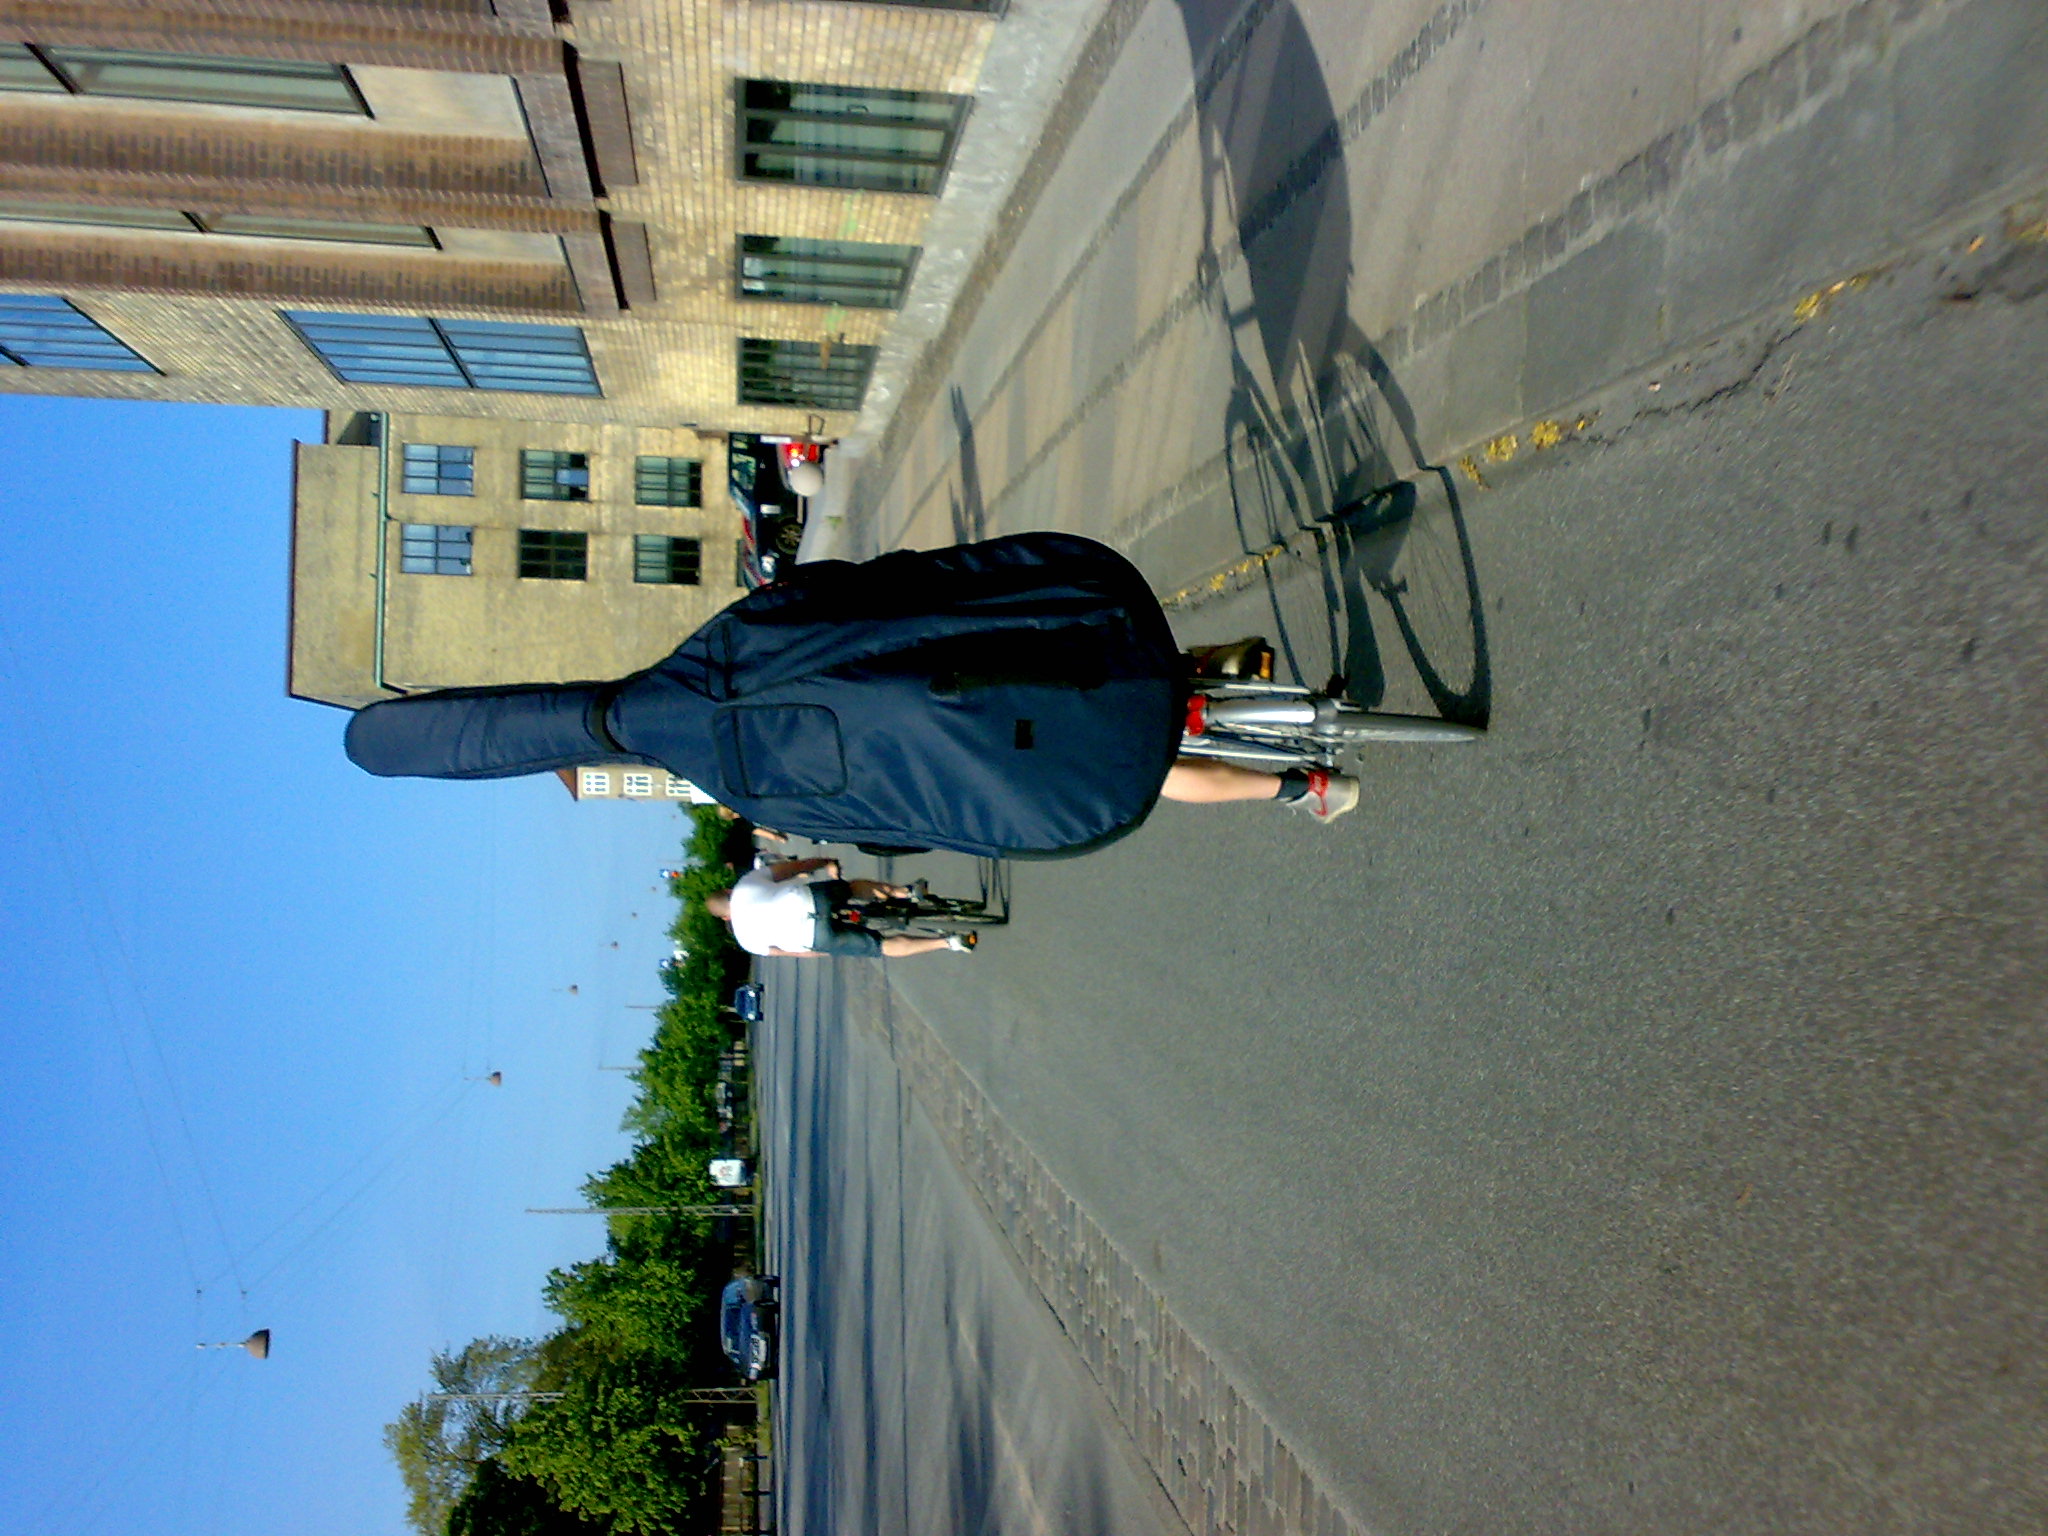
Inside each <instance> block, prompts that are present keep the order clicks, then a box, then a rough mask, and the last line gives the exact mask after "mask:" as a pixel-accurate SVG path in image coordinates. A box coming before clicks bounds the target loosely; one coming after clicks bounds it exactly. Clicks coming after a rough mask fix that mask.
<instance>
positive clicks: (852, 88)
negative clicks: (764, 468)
mask: <svg viewBox="0 0 2048 1536" xmlns="http://www.w3.org/2000/svg"><path fill="white" fill-rule="evenodd" d="M995 25H996V22H995V20H994V18H993V17H992V16H990V15H989V14H987V13H986V9H985V7H983V6H982V5H981V4H980V3H978V0H956V3H953V4H924V5H919V4H869V3H860V0H554V4H553V5H552V7H551V5H550V0H152V3H151V4H150V5H148V6H142V5H137V4H135V3H133V0H0V389H9V390H17V391H25V392H32V393H59V394H83V395H107V396H118V397H122V398H141V399H176V400H205V401H221V402H233V403H245V404H281V405H318V406H326V407H330V408H335V409H344V410H394V411H425V412H433V413H440V414H457V415H479V416H501V417H523V418H527V419H532V420H543V421H548V420H552V421H585V422H592V423H603V422H612V423H617V422H630V423H635V424H640V425H647V426H663V427H670V426H678V425H683V424H693V425H696V426H700V427H702V428H704V429H705V430H706V431H707V432H718V431H723V430H730V429H734V428H745V429H749V430H755V431H765V432H778V431H780V432H792V431H796V432H800V431H804V430H806V428H807V427H808V428H810V429H813V430H815V429H817V428H819V427H820V425H821V423H820V422H819V421H818V420H817V418H818V417H820V416H822V417H823V418H824V421H823V423H822V426H823V429H824V431H826V432H827V433H832V432H836V431H837V430H838V429H839V427H840V426H841V425H843V424H844V422H846V421H847V420H850V414H849V406H857V404H858V399H859V387H860V385H861V383H862V382H863V379H862V377H861V369H862V367H863V366H864V360H865V359H866V358H867V357H868V356H869V355H870V353H869V350H868V349H870V348H872V347H873V345H874V344H875V343H876V341H877V340H878V339H879V338H880V337H881V336H882V334H883V333H884V332H885V330H886V329H887V327H888V325H889V321H890V313H891V311H890V308H889V307H888V304H889V299H890V296H891V295H890V292H889V285H888V283H887V282H883V283H880V284H877V283H875V282H872V281H866V279H867V278H868V277H870V276H872V274H873V273H875V272H876V271H878V270H879V271H881V272H882V273H883V274H884V275H885V276H888V275H901V274H903V273H905V272H906V271H907V269H908V265H909V264H914V260H915V253H916V250H917V247H918V243H919V239H920V236H921V233H922V230H923V227H924V224H925V222H926V220H927V218H928V216H929V212H930V209H931V206H932V203H933V196H932V194H933V192H934V191H936V190H937V188H938V186H939V184H940V181H941V179H942V177H943V172H944V164H945V156H946V154H948V153H949V152H950V147H951V143H952V139H953V136H954V135H955V134H957V130H958V126H959V123H960V121H961V120H962V118H963V116H964V113H965V110H966V107H967V103H968V98H969V95H970V93H971V91H972V89H973V82H974V79H975V76H976V73H977V71H978V69H979V66H980V61H981V58H982V56H983V53H984V51H985V49H986V47H987V42H988V38H989V33H990V29H991V28H992V27H993V26H995ZM743 135H750V136H752V140H753V142H752V143H750V144H743V143H742V142H741V139H742V136H743ZM863 138H865V139H867V140H870V141H871V142H869V143H867V144H865V145H863V144H861V143H859V142H858V141H859V140H861V139H863ZM749 238H750V239H751V242H752V243H753V244H754V245H755V246H756V247H757V248H759V249H757V250H756V252H755V254H754V257H753V260H752V262H751V267H752V269H753V270H754V271H755V272H756V274H759V273H761V272H766V273H767V274H768V275H767V277H766V279H765V281H764V280H758V279H757V280H752V281H749V280H746V279H743V277H742V267H743V265H747V264H748V258H747V255H746V253H745V252H744V251H743V245H744V244H746V243H748V240H749ZM16 296H19V298H18V299H16ZM896 296H897V297H899V298H900V283H899V284H898V287H897V292H896ZM10 299H16V301H15V302H12V303H10V302H8V301H9V300H10ZM878 301H879V302H878ZM59 306H61V307H59ZM305 315H311V316H315V317H327V318H328V319H329V320H330V322H331V320H332V317H340V316H349V315H377V316H384V317H388V318H389V319H391V320H392V321H394V322H403V323H404V324H403V325H395V326H393V327H387V328H386V329H387V331H394V330H396V331H403V332H404V334H402V335H395V336H394V335H388V334H386V335H370V336H369V337H368V338H367V340H365V339H364V338H362V337H357V338H355V340H357V341H358V342H360V343H361V345H359V346H356V347H355V349H354V350H353V351H351V350H350V349H349V348H348V347H347V346H346V345H330V344H328V343H326V342H322V341H320V340H319V339H318V332H319V326H320V322H319V320H317V319H316V320H315V321H314V322H311V323H307V322H303V321H302V322H298V323H295V321H294V318H293V317H295V316H305ZM445 321H455V322H466V323H469V324H471V325H472V326H475V325H476V324H477V323H478V322H481V323H482V327H483V328H482V329H481V330H479V331H478V333H477V334H480V335H482V336H483V337H484V338H485V339H486V341H489V342H492V343H494V344H496V343H502V344H504V345H505V346H507V347H509V348H510V350H511V352H512V353H514V354H515V361H517V357H516V354H518V353H519V352H520V349H521V344H522V343H523V342H526V341H530V340H533V339H534V336H538V337H540V338H542V340H543V341H544V343H545V346H546V347H547V348H558V347H559V348H565V349H569V350H573V351H577V352H579V353H580V354H581V355H582V363H581V372H580V374H579V375H578V377H576V378H575V379H573V380H565V379H564V378H562V377H554V378H550V379H546V380H544V381H543V382H544V384H545V387H544V388H541V389H538V390H534V389H521V388H518V387H517V385H518V384H519V382H520V380H519V378H518V376H517V369H516V368H515V369H514V370H512V371H513V374H514V377H512V378H511V379H510V380H509V381H508V380H507V379H504V378H499V379H496V380H492V379H482V380H480V379H478V378H476V377H473V376H472V373H473V370H471V369H469V368H468V367H467V362H466V357H465V354H464V352H463V349H462V347H461V346H460V345H459V344H457V343H456V342H454V341H451V340H450V338H449V337H448V336H447V335H446V334H444V332H445V327H444V326H442V325H441V324H439V322H445ZM506 325H512V326H517V327H520V328H522V331H525V332H531V333H533V334H532V335H521V334H517V333H507V332H504V331H503V330H501V329H499V330H494V329H490V328H491V327H504V326H506ZM328 328H329V330H333V329H334V328H335V327H334V326H333V324H332V323H330V324H329V327H328ZM53 332H54V334H55V335H56V342H57V344H52V342H51V337H52V334H53ZM508 336H509V340H508ZM10 338H13V339H12V341H10ZM107 338H111V343H112V344H118V347H119V348H121V349H124V350H125V353H126V354H127V355H126V356H125V357H124V358H123V359H122V366H120V367H112V366H84V365H82V364H83V363H86V362H90V361H91V360H92V359H91V358H90V357H89V356H85V355H84V354H82V353H81V350H80V348H79V347H78V346H76V345H72V343H73V342H76V341H79V340H84V341H89V342H91V343H92V344H93V345H94V346H96V347H98V348H100V349H101V350H102V351H106V350H107V349H108V348H109V345H110V343H109V342H108V340H107ZM346 340H347V338H344V341H346ZM385 343H389V344H390V345H391V346H395V347H397V348H399V350H400V351H401V352H405V353H406V354H407V355H406V357H405V358H404V359H403V360H404V361H407V362H409V363H410V364H413V365H416V366H414V367H412V369H411V371H410V372H408V371H407V370H406V369H404V368H400V369H395V370H394V369H386V370H383V371H381V372H380V371H379V370H378V369H376V368H374V367H366V366H364V360H363V359H364V354H365V352H370V353H374V352H375V351H376V350H377V347H378V346H379V345H383V344H385ZM89 350H90V349H88V351H89ZM472 350H475V349H474V348H473V349H472ZM436 354H439V355H438V356H437V355H436ZM423 359H424V360H425V361H427V362H434V363H438V365H439V366H438V368H433V367H425V366H421V365H422V360H423ZM414 380H418V381H420V382H418V383H415V382H413V381H414Z"/></svg>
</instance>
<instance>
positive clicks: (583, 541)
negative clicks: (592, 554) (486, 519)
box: [519, 528, 590, 581]
mask: <svg viewBox="0 0 2048 1536" xmlns="http://www.w3.org/2000/svg"><path fill="white" fill-rule="evenodd" d="M589 551H590V535H589V534H587V533H571V532H569V531H567V530H566V529H561V528H522V529H520V530H519V574H520V575H521V576H525V577H529V578H532V579H535V580H539V581H581V580H583V578H584V577H585V576H586V575H587V574H588V573H589V564H590V562H589Z"/></svg>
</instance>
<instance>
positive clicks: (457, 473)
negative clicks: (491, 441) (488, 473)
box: [400, 443, 476, 496]
mask: <svg viewBox="0 0 2048 1536" xmlns="http://www.w3.org/2000/svg"><path fill="white" fill-rule="evenodd" d="M400 484H401V485H402V487H403V488H404V491H405V494H406V495H408V496H474V495H475V494H476V450H475V449H474V448H458V447H456V446H454V445H453V444H450V443H407V444H406V445H405V451H404V479H403V480H402V481H401V482H400Z"/></svg>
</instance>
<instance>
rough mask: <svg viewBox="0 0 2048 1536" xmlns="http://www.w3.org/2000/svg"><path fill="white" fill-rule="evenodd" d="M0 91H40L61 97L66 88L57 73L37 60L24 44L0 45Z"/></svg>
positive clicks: (31, 50) (47, 94)
mask: <svg viewBox="0 0 2048 1536" xmlns="http://www.w3.org/2000/svg"><path fill="white" fill-rule="evenodd" d="M0 91H41V92H42V93H43V94H44V95H46V96H62V95H64V94H65V92H66V87H65V85H64V82H63V81H62V80H59V79H58V78H57V72H56V71H55V70H53V69H51V68H50V66H49V65H47V64H45V63H44V62H43V61H42V60H41V59H39V58H37V57H36V55H35V52H34V50H33V49H31V48H30V47H29V46H28V44H26V43H0Z"/></svg>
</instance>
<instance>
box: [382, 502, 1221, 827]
mask: <svg viewBox="0 0 2048 1536" xmlns="http://www.w3.org/2000/svg"><path fill="white" fill-rule="evenodd" d="M1185 696H1186V679H1185V677H1184V676H1183V662H1182V659H1181V656H1180V654H1179V649H1178V647H1177V646H1176V644H1175V642H1174V639H1173V636H1172V634H1171V632H1170V631H1169V630H1168V629H1167V626H1166V620H1165V616H1164V615H1163V614H1162V613H1161V612H1160V608H1159V604H1158V602H1157V600H1156V599H1155V598H1154V597H1153V596H1152V593H1151V590H1150V589H1149V588H1148V587H1147V586H1146V585H1145V581H1144V578H1143V577H1142V576H1140V575H1139V574H1138V572H1137V570H1136V568H1135V567H1133V566H1132V565H1131V564H1130V562H1128V561H1127V560H1125V559H1124V558H1123V557H1122V556H1121V555H1119V554H1117V553H1116V552H1115V551H1114V550H1111V549H1109V548H1108V547H1107V546H1105V545H1102V544H1098V543H1096V542H1094V541H1093V540H1091V539H1084V538H1078V537H1075V536H1073V535H1070V534H1061V533H1027V534H1017V535H1013V536H1011V537H1009V538H1002V539H993V540H990V541H988V542H986V543H982V544H966V545H958V546H955V547H953V548H949V549H937V550H917V551H904V552H901V553H897V554H890V555H883V556H881V557H880V558H879V559H875V560H870V561H867V562H865V563H862V564H853V563H850V562H846V561H820V562H815V563H812V564H809V565H800V566H795V567H792V568H791V569H790V572H789V575H788V576H787V577H786V578H785V579H784V580H783V581H780V582H778V583H777V584H776V585H774V586H772V587H766V588H763V589H762V590H760V591H758V592H755V593H752V594H750V595H749V596H747V597H744V598H742V599H741V600H740V601H739V602H737V603H735V604H733V605H732V606H731V607H730V608H728V609H726V610H725V611H724V612H723V613H721V614H719V615H718V616H717V617H716V618H714V619H713V620H712V621H711V622H710V623H709V624H707V625H705V626H704V627H703V628H702V629H700V630H698V631H697V633H696V634H694V635H692V636H691V637H690V638H689V639H688V640H686V641H684V642H683V644H682V645H681V646H680V647H678V648H677V649H676V650H675V651H674V652H673V653H672V654H671V655H670V656H668V657H667V658H666V659H665V660H663V661H660V662H657V663H656V664H655V665H654V666H652V667H649V668H647V669H646V670H645V671H641V672H636V673H634V674H632V675H631V676H630V677H625V678H621V679H619V680H618V681H616V682H609V683H567V684H560V685H535V686H523V687H503V688H457V689H447V690H443V691H440V692H435V693H423V694H414V695H411V696H408V697H405V698H399V699H387V700H384V701H381V702H379V703H376V704H372V705H370V706H369V707H367V708H365V709H363V710H362V711H360V712H359V713H358V714H357V715H356V716H355V718H354V719H353V720H351V721H350V723H349V727H348V737H347V746H348V754H349V756H350V758H351V759H353V760H354V761H355V762H356V764H357V765H358V766H360V767H362V768H364V769H366V770H368V771H369V772H371V773H375V774H383V775H388V776H418V777H426V778H448V779H483V778H503V777H508V776H511V775H514V774H526V773H542V772H548V771H551V770H554V769H558V768H568V767H575V766H579V765H582V764H585V763H595V762H637V763H649V764H652V765H655V766H657V767H661V768H665V769H667V770H668V771H669V772H670V773H673V774H675V775H677V776H678V777H681V778H686V779H689V780H690V781H691V782H693V783H695V784H697V785H699V786H701V787H702V788H703V789H705V790H706V791H708V792H709V793H710V794H712V795H713V796H715V797H716V798H717V799H718V800H719V801H721V802H722V803H724V804H726V805H729V806H731V807H733V808H734V809H735V810H737V811H739V812H740V813H741V814H742V815H743V816H746V817H747V818H748V819H749V820H751V821H755V822H759V823H761V824H763V825H766V826H773V827H779V828H781V829H783V830H784V831H788V832H797V833H802V834H804V835H806V836H809V837H815V838H818V839H821V840H824V841H831V842H855V843H871V844H897V845H909V846H922V847H932V848H952V849H958V850H960V851H961V852H965V853H973V854H981V855H985V856H990V857H997V856H1003V855H1014V854H1026V855H1029V854H1040V855H1056V854H1064V853H1079V852H1084V851H1086V850H1087V849H1089V848H1092V847H1096V846H1099V845H1100V844H1102V843H1104V842H1108V841H1110V840H1112V839H1114V838H1116V837H1119V836H1121V835H1122V834H1123V833H1125V832H1127V831H1129V830H1130V829H1131V828H1132V827H1134V826H1136V825H1137V824H1138V823H1139V822H1140V821H1142V820H1143V819H1144V818H1145V815H1146V814H1147V813H1148V812H1149V811H1150V810H1151V808H1152V805H1153V802H1154V801H1155V799H1156V798H1157V796H1158V793H1159V786H1160V784H1161V782H1162V781H1163V780H1164V778H1165V776H1166V772H1167V770H1168V768H1170V767H1171V766H1172V765H1173V761H1174V757H1175V754H1176V752H1177V750H1178V748H1179V744H1180V734H1181V713H1182V705H1183V702H1184V699H1185Z"/></svg>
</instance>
